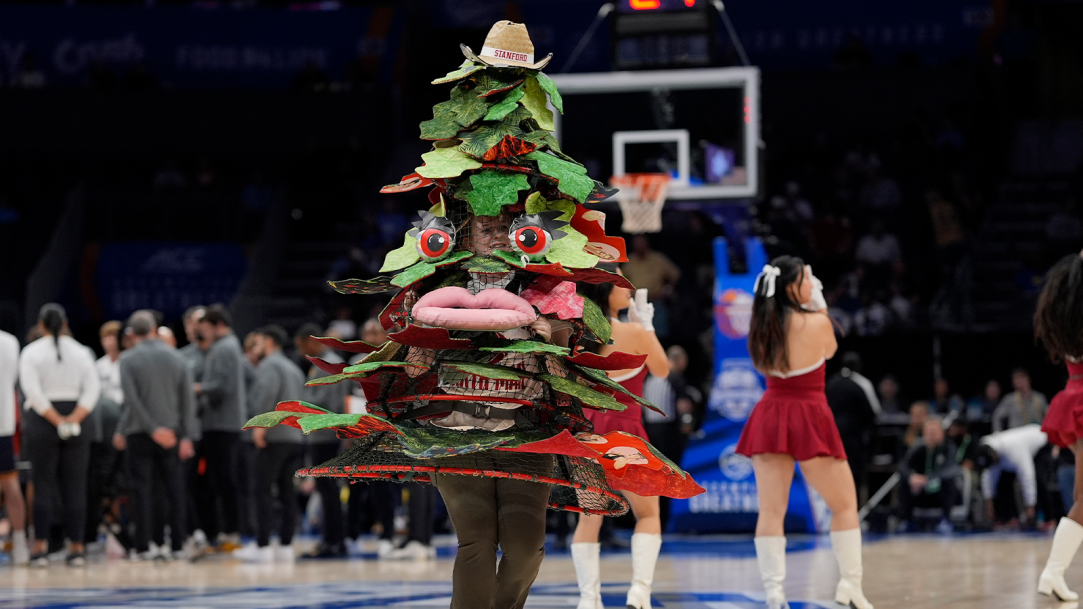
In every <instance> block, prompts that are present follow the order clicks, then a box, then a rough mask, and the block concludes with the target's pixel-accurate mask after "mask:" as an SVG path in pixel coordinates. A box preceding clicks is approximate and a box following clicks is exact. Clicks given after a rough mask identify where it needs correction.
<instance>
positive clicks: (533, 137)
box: [522, 129, 560, 152]
mask: <svg viewBox="0 0 1083 609" xmlns="http://www.w3.org/2000/svg"><path fill="white" fill-rule="evenodd" d="M522 139H523V141H527V142H530V143H531V144H534V145H536V146H538V147H539V148H542V147H546V148H548V149H550V150H552V151H553V152H559V151H560V145H559V144H558V143H557V138H556V137H554V136H553V134H552V133H549V132H548V131H546V130H545V129H538V130H537V131H531V132H530V133H527V134H526V135H524V136H523V138H522Z"/></svg>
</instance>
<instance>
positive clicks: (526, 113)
mask: <svg viewBox="0 0 1083 609" xmlns="http://www.w3.org/2000/svg"><path fill="white" fill-rule="evenodd" d="M524 92H525V91H524ZM529 120H532V119H531V118H530V110H527V109H526V108H524V107H523V106H522V105H519V106H516V108H515V109H514V110H512V111H511V113H509V114H508V115H507V116H505V117H504V118H502V119H501V121H500V122H502V123H504V124H505V125H508V126H510V127H515V128H516V129H519V130H522V127H523V121H529ZM517 137H521V136H517Z"/></svg>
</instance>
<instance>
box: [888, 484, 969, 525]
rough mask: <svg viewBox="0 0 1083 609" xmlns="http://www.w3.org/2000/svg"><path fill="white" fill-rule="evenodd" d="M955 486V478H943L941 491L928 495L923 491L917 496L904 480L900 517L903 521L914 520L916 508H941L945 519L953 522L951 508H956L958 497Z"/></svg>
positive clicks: (901, 491) (900, 490)
mask: <svg viewBox="0 0 1083 609" xmlns="http://www.w3.org/2000/svg"><path fill="white" fill-rule="evenodd" d="M955 486H956V484H955V479H954V478H941V479H940V490H939V491H937V492H936V493H928V492H926V491H925V490H924V489H923V490H921V491H920V492H919V493H918V494H917V495H915V494H914V493H913V491H911V490H910V482H909V481H908V480H903V481H902V482H901V484H899V510H900V514H899V516H900V517H901V518H902V519H903V520H912V519H913V517H914V508H915V507H939V508H940V509H941V510H943V512H944V518H947V519H948V520H951V508H952V507H954V506H955V498H956V497H957V496H958V495H957V494H956V493H957V492H958V491H957V489H956V488H955Z"/></svg>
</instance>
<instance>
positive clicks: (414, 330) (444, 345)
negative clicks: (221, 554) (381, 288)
mask: <svg viewBox="0 0 1083 609" xmlns="http://www.w3.org/2000/svg"><path fill="white" fill-rule="evenodd" d="M387 337H388V338H389V339H391V340H393V341H395V342H397V343H399V344H400V345H406V346H409V347H421V348H423V349H469V348H470V345H471V342H470V341H469V340H467V339H465V338H451V334H450V333H448V331H447V328H422V327H421V326H415V325H413V324H410V325H408V326H406V328H405V329H404V330H402V331H401V332H395V333H393V334H389V335H388V336H387Z"/></svg>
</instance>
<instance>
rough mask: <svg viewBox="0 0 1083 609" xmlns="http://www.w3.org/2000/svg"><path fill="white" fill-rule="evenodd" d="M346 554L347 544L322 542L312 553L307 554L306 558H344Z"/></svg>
mask: <svg viewBox="0 0 1083 609" xmlns="http://www.w3.org/2000/svg"><path fill="white" fill-rule="evenodd" d="M345 556H346V546H345V544H342V543H336V544H331V545H326V544H322V543H321V544H320V545H318V546H316V549H315V551H313V552H312V553H311V554H306V555H305V558H343V557H345Z"/></svg>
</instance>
